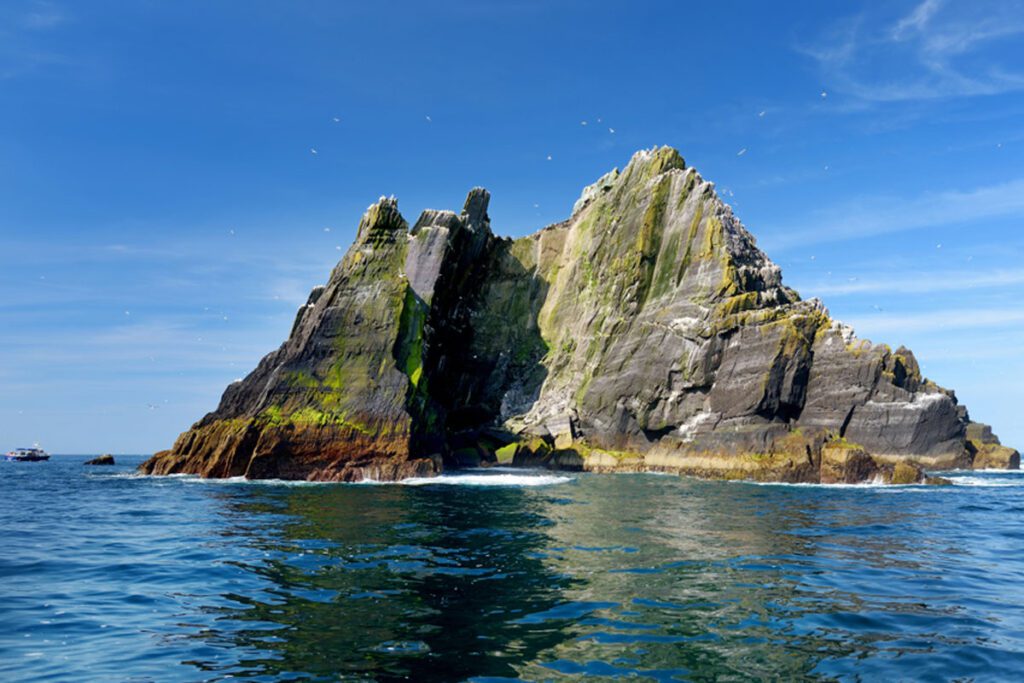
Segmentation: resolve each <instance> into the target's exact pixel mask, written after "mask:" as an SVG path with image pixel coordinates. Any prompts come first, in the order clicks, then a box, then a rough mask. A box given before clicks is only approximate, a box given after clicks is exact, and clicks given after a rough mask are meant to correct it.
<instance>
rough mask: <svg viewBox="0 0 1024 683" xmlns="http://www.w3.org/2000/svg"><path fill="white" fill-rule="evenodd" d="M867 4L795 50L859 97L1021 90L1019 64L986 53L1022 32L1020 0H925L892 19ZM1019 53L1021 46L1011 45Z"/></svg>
mask: <svg viewBox="0 0 1024 683" xmlns="http://www.w3.org/2000/svg"><path fill="white" fill-rule="evenodd" d="M884 7H886V6H884V5H874V6H871V9H870V10H869V11H867V12H865V13H864V14H862V15H859V16H856V17H853V18H847V19H845V20H843V21H841V22H839V23H837V24H835V25H834V26H833V27H831V29H830V30H828V31H827V32H826V34H825V36H824V38H823V39H821V40H819V41H817V42H816V43H814V44H813V45H810V46H801V47H800V48H798V49H799V51H801V52H803V53H804V54H807V55H809V56H810V57H812V58H813V59H814V60H815V61H817V63H818V65H819V67H820V69H821V71H822V75H823V76H824V78H825V79H826V81H827V82H828V83H829V85H830V87H831V88H832V89H834V90H837V91H839V92H842V93H844V94H846V95H849V96H851V97H853V98H855V99H856V100H859V101H861V102H865V103H878V102H906V101H915V100H931V99H939V98H953V97H971V96H981V95H998V94H1001V93H1007V92H1013V91H1019V90H1024V64H1021V63H1019V60H1018V63H1014V64H1010V65H1006V64H1002V63H999V62H998V61H996V60H995V59H994V58H993V57H992V56H991V55H988V54H985V48H986V47H987V46H990V45H991V44H993V43H996V42H997V41H999V40H1004V39H1013V38H1015V37H1016V36H1019V35H1021V34H1024V3H1021V2H1019V1H1018V0H1010V1H1009V2H999V1H998V0H993V1H990V2H984V3H983V2H977V3H957V4H952V3H946V2H943V1H942V0H924V1H923V2H921V3H919V4H918V5H916V6H915V7H914V8H913V9H912V10H911V11H910V12H908V13H906V14H905V15H903V16H901V17H900V18H899V19H897V20H896V21H895V22H893V21H891V20H889V21H886V20H884V19H883V18H880V17H879V16H878V15H879V14H880V13H881V12H882V11H883V8H884ZM1015 52H1016V53H1017V54H1020V51H1019V50H1018V51H1015Z"/></svg>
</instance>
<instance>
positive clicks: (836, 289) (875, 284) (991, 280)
mask: <svg viewBox="0 0 1024 683" xmlns="http://www.w3.org/2000/svg"><path fill="white" fill-rule="evenodd" d="M1020 284H1024V269H1018V270H998V271H992V272H985V271H964V270H959V271H933V272H919V273H909V274H906V275H902V276H900V277H887V276H885V275H878V274H874V275H871V276H868V277H864V278H863V280H858V281H856V282H842V283H835V282H818V283H812V284H808V285H805V286H803V287H801V289H803V290H805V291H807V292H809V293H812V294H814V295H815V296H833V297H838V296H847V295H857V294H869V293H876V292H884V293H887V294H931V293H936V292H955V291H963V290H969V289H987V288H1004V287H1008V286H1012V285H1020Z"/></svg>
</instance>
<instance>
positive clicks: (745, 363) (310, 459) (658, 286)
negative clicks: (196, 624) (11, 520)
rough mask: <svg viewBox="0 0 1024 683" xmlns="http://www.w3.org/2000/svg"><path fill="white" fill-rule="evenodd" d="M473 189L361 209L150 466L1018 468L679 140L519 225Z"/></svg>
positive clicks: (783, 476)
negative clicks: (536, 223)
mask: <svg viewBox="0 0 1024 683" xmlns="http://www.w3.org/2000/svg"><path fill="white" fill-rule="evenodd" d="M488 201H489V195H488V193H487V192H486V191H485V190H482V189H479V188H477V189H474V190H472V191H471V192H470V193H469V196H468V197H467V200H466V203H465V206H464V208H463V210H462V212H461V213H460V214H455V213H453V212H449V211H425V212H424V213H423V214H422V215H421V216H420V218H419V220H418V221H417V222H416V224H415V225H414V226H413V227H412V228H411V229H410V228H409V227H408V224H407V223H406V221H405V220H404V219H403V217H402V216H401V214H400V213H399V212H398V206H397V202H396V201H395V200H394V199H385V198H381V200H380V201H378V202H377V203H376V204H374V205H372V206H371V207H370V208H369V209H368V210H367V212H366V214H365V215H364V216H363V218H362V221H361V222H360V224H359V229H358V233H357V236H356V240H355V243H354V244H353V246H352V247H351V249H349V251H348V253H347V254H346V255H345V257H344V258H343V259H342V261H341V262H340V263H339V264H338V265H337V267H336V268H335V269H334V271H333V272H332V274H331V277H330V279H329V280H328V283H327V284H326V285H325V286H322V287H317V288H315V289H314V290H313V292H312V294H311V295H310V297H309V301H308V302H307V304H306V305H304V306H303V307H302V308H300V310H299V312H298V315H297V316H296V319H295V323H294V325H293V328H292V332H291V334H290V336H289V338H288V340H287V341H286V342H285V343H284V344H283V345H282V346H281V348H279V349H278V350H277V351H274V352H273V353H271V354H270V355H268V356H267V357H266V358H264V359H263V361H261V363H260V364H259V366H258V367H257V368H256V369H255V370H254V371H253V372H252V373H251V374H250V375H249V376H248V377H246V378H245V379H244V380H242V381H241V382H236V383H235V384H232V385H231V386H229V387H228V389H227V390H226V391H225V393H224V396H223V398H222V399H221V403H220V406H219V407H218V408H217V410H216V411H214V412H212V413H210V414H208V415H207V416H205V417H204V418H203V419H202V420H200V421H199V422H197V423H196V424H195V425H193V427H192V428H191V429H189V430H188V431H186V432H184V433H183V434H182V435H181V436H180V437H179V438H178V440H177V441H176V442H175V444H174V446H173V447H172V448H171V449H170V450H168V451H164V452H161V453H157V454H156V455H155V456H153V458H151V459H150V460H148V461H147V462H146V463H145V464H144V465H143V466H142V469H143V471H145V472H149V473H155V474H169V473H175V472H192V473H198V474H201V475H203V476H208V477H228V476H240V475H244V476H246V477H251V478H286V479H318V480H342V481H354V480H359V479H364V478H372V479H396V478H402V477H407V476H414V475H416V476H423V475H430V474H436V473H438V472H440V471H441V470H442V469H444V468H445V467H458V466H467V465H478V464H481V463H483V464H486V463H493V462H503V463H512V464H523V465H544V466H551V467H561V468H569V469H587V470H594V471H642V470H659V471H670V472H680V473H685V474H692V475H697V476H705V477H715V478H749V479H760V480H779V481H801V482H818V481H826V482H854V481H863V480H865V479H879V480H883V481H896V482H903V480H907V479H912V480H914V481H923V480H924V474H923V470H922V468H950V467H967V466H971V465H972V463H975V462H984V463H986V465H985V466H999V467H1016V466H1018V463H1019V455H1016V452H1015V451H1012V449H1007V448H1005V447H1003V446H1001V445H1000V444H998V440H997V439H995V437H993V436H991V431H990V430H988V431H985V430H984V429H983V428H982V427H981V426H973V423H971V422H970V420H969V418H968V414H967V411H966V409H965V408H964V407H963V406H961V405H959V404H958V402H957V399H956V396H955V395H954V393H953V392H952V391H949V390H947V389H943V388H941V387H939V386H937V385H935V384H934V383H932V382H930V381H928V380H926V379H925V378H923V377H922V375H921V372H920V369H919V367H918V364H917V361H916V360H915V358H914V355H913V354H912V353H911V352H910V351H909V350H907V349H904V348H899V349H896V350H893V349H891V348H889V347H888V346H885V345H875V344H871V343H870V342H868V341H864V340H859V339H857V338H856V336H855V335H854V333H853V330H852V329H850V328H849V327H847V326H845V325H843V324H842V323H839V322H837V321H835V320H833V319H831V318H830V316H829V314H828V311H827V310H826V309H825V308H824V306H823V305H822V304H821V303H820V302H819V301H817V300H815V299H812V300H809V301H804V300H801V298H800V297H799V295H798V294H797V293H796V292H795V291H793V290H792V289H790V288H788V287H786V286H785V285H784V284H783V282H782V274H781V271H780V269H779V267H778V266H776V265H775V264H774V263H772V262H771V261H770V260H769V259H768V258H767V256H765V254H764V253H763V252H761V251H760V250H759V249H758V248H757V246H756V244H755V241H754V238H753V237H752V236H751V235H750V233H749V232H747V230H746V229H745V228H744V227H743V226H742V225H741V224H740V222H739V220H738V219H737V218H736V217H735V216H734V215H733V213H732V210H731V208H730V207H729V206H728V205H727V204H725V203H724V202H722V201H721V200H720V199H719V197H718V196H717V195H716V194H715V191H714V185H713V184H712V183H710V182H708V181H706V180H704V179H703V178H702V177H701V176H700V174H699V173H697V171H696V170H695V169H693V168H690V167H687V166H686V164H685V163H684V161H683V159H682V157H681V156H680V155H679V154H678V152H676V151H675V150H674V149H671V148H667V147H662V148H660V149H654V150H648V151H642V152H638V153H637V154H636V155H634V157H633V158H632V160H631V161H630V163H629V164H628V165H627V166H626V168H625V169H624V170H623V171H622V172H619V171H618V170H615V171H612V172H611V173H609V174H607V175H605V176H603V177H602V178H601V179H599V180H598V181H597V183H595V184H594V185H591V186H590V187H588V188H586V189H585V190H584V192H583V195H582V196H581V197H580V200H579V201H578V202H577V203H576V205H575V207H574V210H573V215H572V217H571V218H570V219H569V220H567V221H565V222H563V223H559V224H556V225H551V226H548V227H546V228H544V229H543V230H540V231H539V232H537V233H535V234H533V235H530V236H528V237H523V238H520V239H515V240H511V239H506V238H499V237H496V236H495V235H494V234H493V233H492V232H491V228H490V220H489V218H488V215H487V206H488ZM972 434H973V436H972ZM993 439H995V440H994V441H993ZM839 451H850V452H848V453H841V452H839ZM1014 456H1015V457H1014Z"/></svg>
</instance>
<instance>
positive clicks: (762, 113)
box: [124, 90, 1001, 410]
mask: <svg viewBox="0 0 1024 683" xmlns="http://www.w3.org/2000/svg"><path fill="white" fill-rule="evenodd" d="M820 98H821V99H823V100H824V99H827V98H828V92H827V91H826V90H822V91H821V93H820ZM767 114H768V111H767V110H764V109H762V110H760V111H758V112H757V118H759V119H764V118H765V117H766V116H767ZM424 120H425V122H426V123H427V124H432V123H433V119H432V118H431V116H430V115H425V116H424ZM331 122H332V123H334V124H340V123H341V122H342V119H341V117H339V116H333V117H331ZM593 124H594V125H596V126H602V127H606V128H607V131H608V134H609V135H614V134H615V129H614V128H612V127H610V126H607V125H606V124H604V122H603V119H602V118H600V117H598V118H597V119H596V120H595V121H594V122H593ZM580 126H581V127H594V126H593V125H592V122H591V121H589V120H586V119H584V120H581V121H580ZM1000 146H1001V145H1000ZM747 151H748V149H747V148H746V147H743V148H741V149H740V150H739V151H738V152H737V153H736V156H738V157H742V156H745V155H746V154H747ZM309 153H310V154H311V155H312V156H318V155H319V154H320V151H319V150H318V149H317V148H316V147H310V148H309ZM545 160H546V161H553V160H554V155H553V154H547V155H546V156H545ZM824 170H825V171H828V170H829V166H828V165H825V166H824ZM722 191H723V193H725V194H726V195H728V196H729V197H733V196H734V194H733V192H732V190H729V189H727V188H726V189H723V190H722ZM533 208H534V209H539V208H540V205H539V204H538V203H534V204H533ZM323 232H324V233H330V232H331V228H330V227H325V228H323ZM228 234H229V235H231V236H234V235H235V230H234V228H232V229H230V230H229V231H228ZM935 248H936V249H942V244H941V243H939V244H937V245H936V247H935ZM335 249H336V250H338V251H341V250H342V247H341V246H340V245H338V246H336V247H335ZM815 259H816V256H814V255H811V256H810V260H811V261H814V260H815ZM828 275H829V276H831V275H832V271H828ZM856 280H857V278H856V277H851V278H849V281H850V282H855V281H856ZM274 299H277V300H279V299H280V297H279V296H274ZM872 308H873V309H874V310H875V311H883V310H884V309H883V308H881V307H880V306H878V305H873V306H872ZM204 311H205V312H209V308H208V307H207V308H205V309H204ZM124 315H125V316H126V317H130V316H131V311H129V310H125V311H124ZM219 317H221V318H222V319H223V320H224V321H227V320H228V316H227V315H224V314H223V313H221V314H219ZM197 340H198V341H200V342H202V340H203V338H202V337H198V338H197ZM225 350H226V349H225ZM232 365H234V364H233V363H232ZM164 402H165V403H166V401H164ZM147 408H148V409H149V410H156V409H157V408H159V406H158V405H156V404H152V403H150V404H147Z"/></svg>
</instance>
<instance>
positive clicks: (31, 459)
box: [4, 455, 50, 462]
mask: <svg viewBox="0 0 1024 683" xmlns="http://www.w3.org/2000/svg"><path fill="white" fill-rule="evenodd" d="M49 459H50V456H48V455H23V456H17V455H5V456H4V460H6V461H7V462H39V461H41V460H49Z"/></svg>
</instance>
